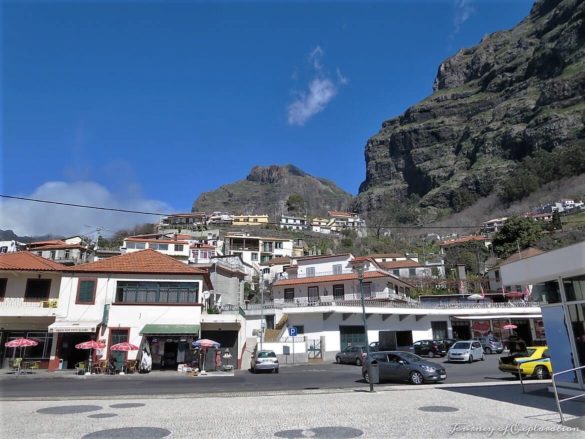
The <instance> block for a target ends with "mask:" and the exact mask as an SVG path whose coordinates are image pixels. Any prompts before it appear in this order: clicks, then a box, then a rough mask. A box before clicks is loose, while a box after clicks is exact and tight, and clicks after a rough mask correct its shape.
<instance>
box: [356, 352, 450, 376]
mask: <svg viewBox="0 0 585 439" xmlns="http://www.w3.org/2000/svg"><path fill="white" fill-rule="evenodd" d="M371 361H376V362H377V363H378V370H379V374H380V381H408V382H410V383H411V384H422V383H424V382H425V381H432V382H437V381H443V380H445V379H446V378H447V372H446V371H445V368H444V367H443V366H441V365H440V364H437V363H432V362H430V361H427V360H425V359H424V358H421V357H419V356H418V355H415V354H412V353H410V352H402V351H383V352H373V353H371V354H370V356H369V357H368V359H367V360H366V361H364V364H363V365H362V376H363V377H364V379H365V380H366V381H367V382H369V376H368V368H367V364H368V362H371Z"/></svg>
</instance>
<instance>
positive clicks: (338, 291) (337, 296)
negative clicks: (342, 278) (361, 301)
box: [333, 284, 345, 300]
mask: <svg viewBox="0 0 585 439" xmlns="http://www.w3.org/2000/svg"><path fill="white" fill-rule="evenodd" d="M343 299H345V289H344V287H343V284H339V285H333V300H343Z"/></svg>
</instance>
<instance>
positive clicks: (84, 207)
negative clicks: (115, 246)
mask: <svg viewBox="0 0 585 439" xmlns="http://www.w3.org/2000/svg"><path fill="white" fill-rule="evenodd" d="M0 197H2V198H9V199H11V200H21V201H31V202H35V203H45V204H55V205H58V206H68V207H80V208H83V209H95V210H105V211H109V212H121V213H134V214H137V215H155V216H169V215H172V214H170V213H161V212H143V211H140V210H129V209H116V208H115V207H101V206H90V205H88V204H75V203H64V202H62V201H51V200H39V199H36V198H26V197H15V196H13V195H3V194H0Z"/></svg>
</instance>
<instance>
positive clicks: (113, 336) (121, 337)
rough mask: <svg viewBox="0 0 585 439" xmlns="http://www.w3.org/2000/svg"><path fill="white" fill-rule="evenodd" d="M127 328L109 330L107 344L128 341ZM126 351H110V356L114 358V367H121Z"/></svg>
mask: <svg viewBox="0 0 585 439" xmlns="http://www.w3.org/2000/svg"><path fill="white" fill-rule="evenodd" d="M128 332H129V330H128V329H112V330H111V331H110V343H108V345H109V346H112V345H115V344H118V343H123V342H125V341H128ZM126 356H127V352H123V351H110V358H112V359H114V361H115V362H116V367H120V368H121V367H122V366H123V364H124V361H126Z"/></svg>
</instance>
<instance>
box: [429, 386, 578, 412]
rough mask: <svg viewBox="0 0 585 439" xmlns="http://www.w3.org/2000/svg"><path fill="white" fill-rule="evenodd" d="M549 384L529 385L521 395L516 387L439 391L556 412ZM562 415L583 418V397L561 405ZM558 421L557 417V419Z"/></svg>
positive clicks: (483, 387)
mask: <svg viewBox="0 0 585 439" xmlns="http://www.w3.org/2000/svg"><path fill="white" fill-rule="evenodd" d="M549 385H550V384H549V383H539V384H529V385H527V386H526V393H522V389H521V388H520V385H518V386H501V385H500V386H478V387H448V388H443V389H441V390H444V391H447V392H455V393H462V394H465V395H471V396H478V397H480V398H488V399H493V400H496V401H501V402H507V403H510V404H516V405H522V406H526V407H534V408H537V409H541V410H548V411H551V412H554V413H558V412H557V406H556V401H555V397H554V394H553V393H551V392H549V391H548V386H549ZM561 407H562V409H563V413H564V414H567V415H572V416H585V397H584V398H582V399H576V400H573V401H567V402H564V403H562V405H561ZM557 419H558V417H557Z"/></svg>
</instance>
